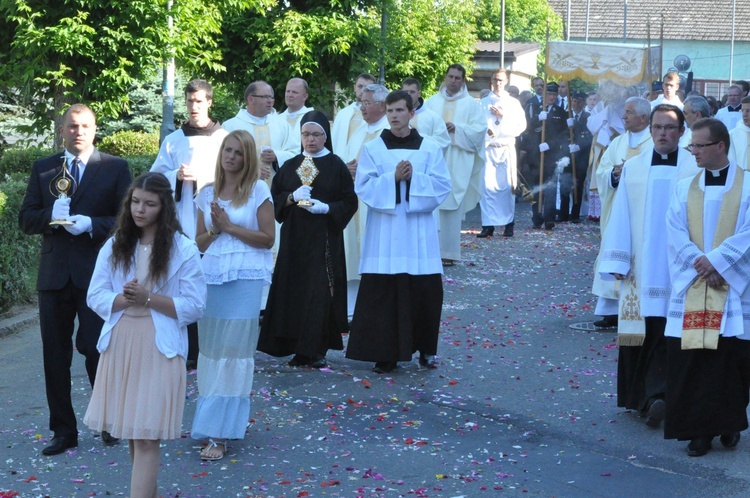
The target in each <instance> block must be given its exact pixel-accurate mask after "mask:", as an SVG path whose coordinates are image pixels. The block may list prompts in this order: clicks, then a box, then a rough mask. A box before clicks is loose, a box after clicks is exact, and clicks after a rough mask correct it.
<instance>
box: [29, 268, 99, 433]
mask: <svg viewBox="0 0 750 498" xmlns="http://www.w3.org/2000/svg"><path fill="white" fill-rule="evenodd" d="M76 316H77V317H78V330H77V331H75V347H76V349H77V350H78V352H79V353H81V354H82V355H83V356H85V358H86V373H87V374H88V378H89V383H90V384H91V386H92V387H93V386H94V380H95V378H96V367H97V364H98V363H99V352H98V351H97V350H96V343H97V341H98V340H99V334H100V333H101V330H102V325H103V324H104V321H103V320H102V319H101V318H100V317H99V315H97V314H96V313H94V312H93V311H92V310H91V308H89V307H88V306H87V305H86V290H84V289H78V288H76V287H75V286H74V285H73V283H72V282H71V281H68V283H67V285H66V286H65V287H63V288H62V289H60V290H55V291H39V326H40V329H41V332H42V357H43V359H44V383H45V386H46V390H47V404H48V406H49V428H50V430H51V431H52V432H53V433H54V434H55V435H56V436H63V437H70V436H76V437H77V435H78V429H77V422H76V415H75V412H74V410H73V404H72V402H71V398H70V390H71V375H70V366H71V363H72V361H73V333H74V330H73V329H74V328H75V318H76Z"/></svg>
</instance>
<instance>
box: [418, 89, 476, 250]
mask: <svg viewBox="0 0 750 498" xmlns="http://www.w3.org/2000/svg"><path fill="white" fill-rule="evenodd" d="M425 105H426V106H427V107H428V108H429V109H431V110H432V111H434V112H435V113H436V114H438V115H439V116H440V117H442V118H443V121H444V122H445V123H453V124H454V125H455V127H456V128H455V131H454V132H453V133H451V145H450V147H448V150H447V152H446V153H445V162H446V163H447V165H448V171H450V174H451V185H452V190H451V193H450V195H448V197H447V198H446V199H445V201H444V202H443V204H441V205H440V213H439V214H440V234H439V237H440V252H441V254H442V257H443V258H444V259H453V260H460V259H461V221H462V220H463V216H464V214H465V213H466V211H470V210H472V209H474V207H475V206H476V205H477V202H479V198H480V193H479V191H480V184H481V178H482V170H483V168H484V136H485V134H487V120H486V119H485V117H484V110H483V109H482V106H480V105H479V102H477V101H476V100H475V99H474V98H473V97H472V96H471V95H469V92H468V90H467V89H466V86H465V85H464V87H463V88H461V91H459V92H458V93H457V94H455V95H451V96H449V95H448V93H447V92H446V90H445V85H442V86H441V87H440V91H439V92H438V93H436V94H435V95H433V96H432V97H430V98H429V99H428V100H427V103H426V104H425Z"/></svg>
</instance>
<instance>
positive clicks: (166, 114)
mask: <svg viewBox="0 0 750 498" xmlns="http://www.w3.org/2000/svg"><path fill="white" fill-rule="evenodd" d="M171 11H172V0H168V1H167V27H168V28H169V34H170V35H171V34H172V27H173V22H174V21H173V19H172V14H170V12H171ZM170 51H171V50H170ZM161 91H162V118H161V128H160V129H159V143H161V142H162V141H163V140H164V139H165V138H166V136H167V135H169V134H170V133H172V132H173V131H174V57H170V58H169V59H168V60H167V61H166V63H165V64H164V68H163V72H162V88H161Z"/></svg>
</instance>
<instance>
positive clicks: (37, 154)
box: [0, 147, 54, 178]
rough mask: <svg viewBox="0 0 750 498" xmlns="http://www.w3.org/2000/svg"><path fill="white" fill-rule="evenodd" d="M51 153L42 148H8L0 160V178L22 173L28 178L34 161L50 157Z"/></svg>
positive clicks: (51, 151)
mask: <svg viewBox="0 0 750 498" xmlns="http://www.w3.org/2000/svg"><path fill="white" fill-rule="evenodd" d="M53 152H54V151H53V150H52V149H47V148H44V147H9V148H8V149H6V150H5V152H4V153H3V157H2V158H1V159H0V178H2V177H4V176H5V175H11V174H13V173H23V174H24V175H25V176H26V177H27V178H28V176H29V174H31V166H32V165H33V164H34V161H36V160H37V159H42V158H44V157H48V156H51V155H52V154H53Z"/></svg>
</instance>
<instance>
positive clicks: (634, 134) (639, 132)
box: [591, 97, 654, 328]
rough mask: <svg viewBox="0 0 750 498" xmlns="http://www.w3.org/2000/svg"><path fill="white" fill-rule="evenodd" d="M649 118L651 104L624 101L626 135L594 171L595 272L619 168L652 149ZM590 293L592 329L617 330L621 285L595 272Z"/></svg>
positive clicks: (635, 99)
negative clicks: (597, 206)
mask: <svg viewBox="0 0 750 498" xmlns="http://www.w3.org/2000/svg"><path fill="white" fill-rule="evenodd" d="M650 115H651V104H650V103H649V101H648V100H646V99H644V98H641V97H631V98H629V99H628V100H626V101H625V112H624V113H623V115H622V122H623V123H624V125H625V132H624V133H623V134H622V135H618V136H617V137H616V138H615V139H614V140H612V142H610V144H609V147H607V149H606V150H605V151H604V154H602V156H601V159H600V161H599V166H598V167H597V168H596V173H595V175H596V185H597V190H598V192H599V200H600V201H601V206H602V210H601V221H600V223H599V230H600V231H601V235H602V243H601V246H600V251H599V255H598V256H597V260H596V262H595V263H594V268H596V267H597V266H598V264H599V258H600V257H601V248H602V247H604V246H605V244H604V237H605V236H606V233H607V225H608V223H609V215H610V213H611V212H612V204H613V202H614V200H615V193H616V192H617V186H618V185H619V182H620V172H621V171H622V165H623V164H625V161H627V160H628V159H630V158H631V157H635V156H637V155H638V154H640V153H641V152H643V151H644V150H646V149H648V148H650V147H653V146H654V142H653V140H651V133H650V132H649V129H648V120H649V116H650ZM591 292H593V293H594V295H596V296H598V297H599V299H598V300H597V302H596V309H595V310H594V313H595V314H596V315H598V316H601V317H602V319H601V320H597V321H595V322H594V325H595V326H597V327H601V328H606V327H614V326H616V325H617V307H618V299H619V297H620V284H619V283H618V282H617V281H616V280H602V278H601V277H600V276H599V272H597V271H595V272H594V285H593V286H592V289H591Z"/></svg>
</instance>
